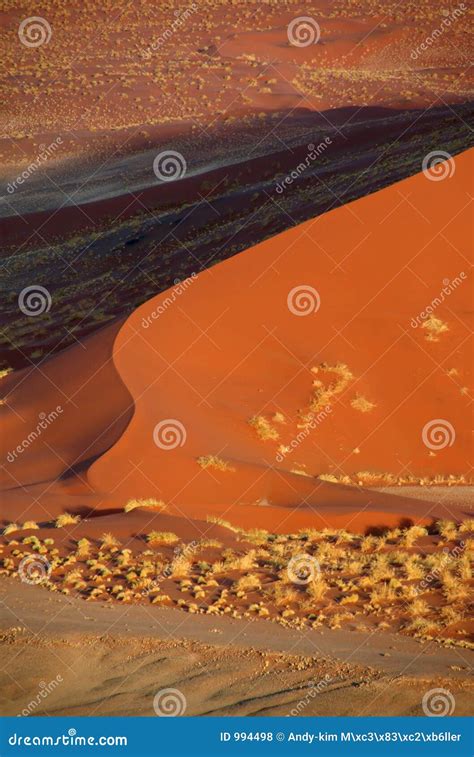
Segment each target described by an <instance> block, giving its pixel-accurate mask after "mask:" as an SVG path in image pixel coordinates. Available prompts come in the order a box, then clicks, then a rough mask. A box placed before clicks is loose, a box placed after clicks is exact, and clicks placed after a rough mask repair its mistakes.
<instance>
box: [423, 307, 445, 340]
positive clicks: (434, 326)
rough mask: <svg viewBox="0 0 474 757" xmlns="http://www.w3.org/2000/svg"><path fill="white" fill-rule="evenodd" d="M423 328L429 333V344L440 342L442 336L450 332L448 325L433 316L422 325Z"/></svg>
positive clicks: (427, 335)
mask: <svg viewBox="0 0 474 757" xmlns="http://www.w3.org/2000/svg"><path fill="white" fill-rule="evenodd" d="M421 328H422V329H424V330H425V331H426V332H427V334H426V337H425V338H426V340H427V341H428V342H438V341H439V337H440V336H441V334H444V333H445V332H446V331H449V328H448V324H447V323H445V322H444V321H442V320H441V318H436V316H434V315H433V314H431V315H430V317H429V318H427V319H426V321H424V322H423V323H422V324H421Z"/></svg>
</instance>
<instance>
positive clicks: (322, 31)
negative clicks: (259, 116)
mask: <svg viewBox="0 0 474 757" xmlns="http://www.w3.org/2000/svg"><path fill="white" fill-rule="evenodd" d="M417 5H418V4H413V3H400V2H398V1H397V0H383V2H381V1H379V0H377V2H372V1H371V2H367V0H357V2H354V0H339V2H338V3H336V4H335V3H334V2H331V1H330V0H325V1H324V2H318V3H311V2H309V3H308V2H306V3H304V4H302V5H301V6H299V7H298V5H295V4H293V3H286V2H279V3H266V4H262V5H257V4H255V3H250V4H249V3H229V4H227V5H226V4H225V3H218V4H216V5H214V6H213V5H210V4H209V3H203V4H201V3H200V2H197V3H189V4H188V3H184V4H183V3H182V2H178V0H170V1H169V2H167V3H164V4H159V3H158V4H157V3H150V2H148V0H142V1H141V2H140V3H138V4H135V5H134V6H133V7H131V6H130V5H129V3H127V2H126V0H116V1H115V2H114V3H113V8H112V7H111V8H110V9H109V8H104V6H103V3H98V2H95V1H94V0H93V1H92V2H89V3H87V6H81V5H80V4H77V3H72V2H67V1H66V2H64V3H61V5H60V6H57V7H56V6H55V5H54V4H48V6H47V7H45V8H44V9H42V10H41V13H40V17H41V19H43V20H42V22H41V24H42V27H43V28H42V32H43V33H42V37H43V39H46V38H47V42H45V43H44V44H42V45H39V46H38V47H30V46H28V45H26V44H20V42H19V39H18V36H19V35H18V32H19V25H20V23H21V22H22V21H23V20H24V19H25V18H27V17H28V14H27V13H26V11H25V10H24V8H22V7H19V8H11V9H8V10H2V11H0V18H1V19H2V21H3V24H4V27H5V30H6V33H5V35H4V38H3V40H2V43H1V45H2V46H1V51H2V58H3V60H4V62H5V65H6V66H7V68H8V71H9V76H8V77H6V78H5V81H6V83H5V85H4V87H5V89H7V91H8V106H7V108H6V110H5V113H4V116H3V119H2V121H1V122H0V154H1V155H2V157H4V158H5V161H6V162H8V163H10V164H12V163H21V162H22V161H27V160H28V158H29V157H30V156H35V155H36V154H37V153H38V148H39V145H40V144H42V143H43V144H46V145H48V144H49V143H50V142H51V141H52V139H55V138H56V137H57V135H58V134H60V135H62V143H61V150H60V159H66V158H68V157H72V156H77V155H81V156H84V153H85V152H86V153H89V152H95V151H97V152H99V153H101V154H105V153H108V154H110V153H113V151H114V148H115V147H117V146H120V148H121V149H122V150H124V151H132V150H136V149H137V147H138V146H139V145H141V146H143V145H144V144H147V143H148V144H154V143H155V142H156V140H157V139H159V140H160V139H161V140H163V139H166V132H167V131H169V128H170V126H171V127H173V126H175V125H177V124H179V126H180V129H184V130H186V129H188V128H191V127H192V128H193V130H194V132H195V134H199V133H200V131H201V127H202V128H204V129H208V128H209V127H210V126H212V125H213V124H215V123H216V122H222V121H229V122H231V121H233V120H236V119H238V118H241V117H242V116H245V115H248V114H250V113H260V112H262V111H264V112H283V111H287V110H290V111H291V110H292V109H294V108H296V107H304V108H309V109H311V110H314V109H316V110H324V109H326V108H339V107H343V106H348V105H357V106H364V105H386V106H388V107H394V108H399V107H403V108H406V107H426V106H432V105H433V104H435V103H437V102H439V101H441V100H442V101H444V102H446V103H456V102H463V101H465V100H466V97H469V83H470V81H472V80H471V78H470V74H469V65H468V57H469V42H470V40H469V35H468V31H469V26H468V18H467V15H468V14H467V13H465V12H463V11H462V10H460V9H459V8H457V15H456V14H455V13H454V11H455V9H454V8H452V9H444V8H439V7H438V4H437V3H435V2H425V3H423V4H422V7H421V8H419V7H416V6H417ZM301 17H303V18H304V17H310V19H311V22H310V25H309V27H308V28H307V29H306V30H305V28H304V24H303V27H302V26H301V25H302V22H301V21H299V19H301ZM293 22H296V26H295V27H291V25H292V23H293ZM176 24H177V26H176ZM173 25H175V26H174V28H173ZM289 28H293V32H292V34H291V38H292V39H293V41H294V42H295V41H296V43H297V44H290V42H289ZM27 29H28V27H27ZM78 30H80V31H81V33H78ZM48 32H49V33H48ZM433 33H435V34H436V38H435V44H433V40H431V42H429V43H426V39H427V38H428V37H430V36H431V35H432V34H433ZM316 35H317V38H318V42H317V44H305V43H307V42H308V40H309V42H310V43H311V42H315V41H316ZM298 43H303V45H302V46H300V44H298ZM421 45H424V49H423V51H421V52H420V51H419V48H420V46H421ZM417 51H418V52H417ZM12 78H13V79H14V81H13V82H12ZM11 137H13V139H11Z"/></svg>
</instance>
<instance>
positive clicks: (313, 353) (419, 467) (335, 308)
mask: <svg viewBox="0 0 474 757" xmlns="http://www.w3.org/2000/svg"><path fill="white" fill-rule="evenodd" d="M471 155H472V153H471ZM471 155H470V154H469V153H465V154H463V155H461V156H458V157H457V158H456V161H455V172H454V175H453V176H452V178H447V179H445V180H444V181H439V182H435V181H429V180H428V179H427V178H426V177H425V176H424V175H423V174H420V175H417V176H415V177H412V178H410V179H407V180H406V181H403V182H401V183H399V184H396V185H394V186H392V187H390V188H388V189H385V190H383V191H381V192H379V193H377V194H375V195H372V196H369V197H366V198H363V199H361V200H358V201H357V202H354V203H351V204H349V205H346V206H344V207H342V208H339V209H337V210H334V211H332V212H330V213H328V214H326V215H324V216H321V217H318V218H317V219H315V220H313V221H309V222H307V223H305V224H302V225H301V226H298V227H296V228H294V229H292V230H290V231H288V232H285V233H284V234H281V235H279V236H277V237H275V238H273V239H271V240H269V241H266V242H264V243H262V244H260V245H258V246H256V247H254V248H252V249H250V250H247V251H246V252H244V253H242V254H240V255H238V256H237V257H235V258H233V259H230V260H228V261H226V262H224V263H221V264H220V265H218V266H216V267H215V268H213V269H210V270H206V271H205V272H203V273H201V274H200V275H199V276H198V277H197V278H196V280H191V282H190V283H189V285H188V286H187V287H186V288H185V291H183V292H182V293H180V294H179V293H178V294H177V293H175V294H174V295H172V296H171V299H169V298H170V292H167V293H164V294H161V295H159V296H157V297H155V298H153V299H152V300H151V301H149V302H147V303H145V304H144V305H143V306H142V307H140V308H139V309H138V310H136V311H135V313H133V315H132V316H131V317H130V318H129V319H128V320H127V321H126V322H125V323H124V324H123V326H122V327H121V328H120V330H119V331H118V334H117V336H116V337H115V341H114V343H113V365H112V362H111V360H110V349H111V340H112V338H113V336H114V332H113V330H111V329H108V330H104V331H102V332H100V333H99V334H96V335H95V336H94V337H92V338H91V339H89V340H88V341H87V343H86V344H85V345H84V346H81V345H77V346H75V347H72V348H70V349H68V350H67V351H66V352H64V353H63V354H61V355H59V356H56V357H53V358H52V359H50V360H49V361H46V362H45V363H43V364H42V365H41V366H40V368H39V369H37V370H34V371H30V372H28V371H22V372H20V373H19V374H18V375H17V374H15V375H14V376H12V377H10V378H9V379H6V380H4V382H5V383H4V384H3V386H5V387H6V388H7V389H9V390H10V393H9V395H8V396H7V401H8V404H9V406H10V407H11V410H10V409H8V407H5V408H3V410H2V414H4V415H5V418H6V421H7V423H8V434H7V435H6V436H7V437H8V438H7V439H6V444H7V447H8V449H7V450H6V451H5V452H4V453H2V458H3V459H5V456H6V454H7V452H8V450H12V449H14V448H15V446H16V445H17V444H19V443H20V442H21V440H22V439H23V438H25V436H27V435H28V433H29V431H30V430H31V424H32V423H33V419H34V418H36V417H37V415H38V414H39V413H40V412H49V411H50V410H51V409H52V407H54V406H56V405H57V404H63V405H64V412H63V413H62V414H61V415H60V417H59V418H58V419H57V420H56V421H54V423H52V424H51V425H50V426H49V427H48V429H47V430H46V431H44V433H42V434H41V435H40V436H39V438H38V439H37V440H36V441H35V442H34V443H33V444H31V445H30V446H29V447H28V449H26V450H25V451H24V452H23V453H22V454H21V455H19V456H18V458H17V459H15V461H14V462H13V463H8V462H7V463H5V464H4V469H5V470H4V473H5V482H7V483H6V484H5V485H6V487H8V488H11V487H15V486H16V487H17V488H16V489H15V490H11V491H9V492H8V493H6V494H5V501H6V503H7V505H8V514H9V516H11V517H12V518H14V519H21V518H20V515H21V513H20V512H19V511H18V509H19V508H23V507H24V506H25V504H28V505H30V503H31V499H32V495H33V496H34V497H35V498H38V499H39V502H36V501H35V502H33V505H31V506H30V509H29V511H28V517H34V516H35V514H36V517H37V518H41V517H43V516H44V512H45V511H44V509H43V507H42V506H44V508H45V509H46V510H48V511H50V512H58V511H60V510H62V509H74V508H76V509H80V508H81V507H82V508H83V507H87V506H96V507H98V508H99V509H101V510H110V509H111V508H120V507H122V506H123V505H124V503H125V502H126V501H127V500H128V499H129V498H132V497H134V498H135V497H155V498H157V499H160V500H164V501H165V502H166V503H167V505H168V511H169V513H170V514H171V515H181V516H186V517H188V518H204V517H205V516H206V515H207V514H219V515H222V516H223V517H225V518H228V519H229V520H231V521H233V522H238V523H241V524H242V525H246V526H262V527H266V528H269V529H272V530H275V531H289V530H291V529H293V528H297V527H302V526H303V525H309V524H312V525H314V526H321V525H328V524H330V523H331V524H333V525H338V526H345V527H348V528H354V529H360V528H364V527H365V526H367V525H375V524H381V523H393V522H395V521H396V520H397V519H398V518H400V517H402V516H412V517H414V518H428V519H429V516H434V515H436V516H442V517H461V516H462V514H463V512H465V511H466V508H464V510H463V509H462V508H458V509H456V508H454V507H449V508H448V507H444V506H442V505H440V504H439V503H438V504H436V505H434V504H433V505H431V506H430V505H429V504H427V503H426V502H424V501H419V500H417V501H413V500H410V499H408V498H404V497H392V496H389V495H386V494H380V493H378V492H376V491H374V490H367V489H363V488H358V489H356V488H351V487H342V486H336V485H334V484H330V483H323V482H321V481H318V480H315V479H314V478H310V477H303V476H301V475H296V474H295V472H294V471H295V470H299V471H302V470H303V471H305V472H306V473H307V474H309V475H310V476H316V475H318V474H321V473H334V474H336V475H337V474H341V473H345V474H351V473H353V472H356V471H364V470H369V471H382V472H387V473H393V474H395V475H397V476H403V475H408V474H413V475H416V476H426V477H433V476H436V475H439V474H453V475H456V476H460V475H463V474H468V473H469V470H470V468H469V460H470V457H471V455H470V453H471V451H472V447H471V438H470V430H469V428H468V427H469V425H470V424H469V423H468V419H469V414H470V407H471V405H470V399H469V391H470V387H471V385H472V369H471V367H470V364H469V361H468V358H469V354H470V348H471V346H472V345H471V343H470V339H471V333H472V298H471V292H472V288H471V284H470V278H469V276H470V270H469V266H470V263H469V260H468V255H469V249H468V240H469V238H470V234H471V225H470V224H471V214H470V202H471V199H470V196H469V189H470V186H471V179H470V176H471V172H470V170H471V169H472V161H471V159H470V158H471ZM461 274H463V275H462V276H461ZM455 279H456V280H459V281H460V283H459V285H457V286H456V288H454V289H453V290H452V291H450V293H449V294H448V295H447V296H445V301H444V302H443V303H441V304H438V305H437V306H436V308H435V316H436V318H437V319H439V320H440V322H441V323H442V324H444V325H445V326H446V329H447V330H441V331H440V333H438V334H436V333H434V334H433V333H430V331H429V330H428V329H425V328H421V325H419V326H417V327H416V328H413V327H412V325H411V324H412V323H413V322H414V321H413V319H416V317H417V316H418V315H419V314H420V313H421V312H422V311H425V309H426V307H427V306H428V305H429V304H430V303H431V302H432V301H433V300H434V299H435V298H436V297H438V296H439V294H440V292H441V291H442V289H443V287H445V288H446V286H447V284H446V282H447V281H448V280H449V281H450V282H453V281H454V280H455ZM443 282H444V283H443ZM301 286H302V287H305V289H308V287H313V288H314V289H315V290H317V292H318V295H319V297H320V307H319V309H318V310H317V311H315V312H312V313H311V314H309V315H306V316H303V317H302V316H298V315H295V314H294V313H292V312H291V310H290V309H289V307H288V295H289V292H290V291H291V290H292V289H293V288H295V287H301ZM167 298H168V299H167ZM153 313H155V316H156V315H157V314H159V315H158V317H155V318H153V317H152V314H153ZM147 319H149V320H147ZM424 322H425V321H423V320H420V321H419V323H420V324H422V323H424ZM144 324H149V325H148V326H146V327H145V326H144ZM117 328H118V327H117ZM428 337H430V338H428ZM99 353H100V354H102V356H103V367H102V368H96V367H95V366H96V365H99V363H98V354H99ZM92 358H93V359H92ZM341 364H344V365H346V366H347V369H348V371H349V372H350V374H351V376H352V377H351V378H349V379H348V380H347V383H346V385H345V386H344V388H343V390H342V391H341V392H340V393H339V394H337V395H335V396H334V397H332V398H330V400H329V401H328V402H327V404H325V407H329V408H330V410H327V411H326V417H324V418H321V419H320V421H319V422H318V423H317V424H316V425H315V428H313V429H311V430H310V432H309V433H308V434H307V435H306V436H305V438H303V439H300V441H299V443H298V444H297V445H296V447H294V448H293V449H292V450H291V451H290V452H289V453H282V452H281V451H280V455H279V447H280V445H286V446H289V447H290V448H291V444H292V440H295V439H296V438H297V435H298V433H299V432H300V431H301V428H299V427H298V426H301V418H302V414H304V412H307V410H308V406H309V402H310V399H311V396H312V393H314V391H318V390H319V391H321V387H319V388H318V387H314V386H313V382H314V381H315V380H316V381H321V382H322V384H323V387H327V386H328V385H329V384H330V383H331V382H333V383H334V381H337V376H335V375H334V374H331V373H330V372H328V371H327V370H326V369H325V368H324V366H326V367H327V366H329V367H331V366H336V365H341ZM318 366H319V371H318V373H317V374H316V373H314V372H313V371H312V370H311V369H312V368H314V367H318ZM84 380H85V381H86V383H84ZM122 382H123V383H122ZM54 384H56V387H55V386H54ZM124 385H125V386H124ZM15 386H16V387H17V388H15ZM125 387H126V388H125ZM62 393H64V394H65V395H68V396H69V397H71V399H72V400H74V402H75V404H76V406H77V407H76V406H74V405H73V404H72V402H68V400H67V397H64V396H63V395H62ZM61 397H62V400H61ZM130 397H133V403H134V412H133V417H132V418H131V420H130V422H129V423H128V426H127V427H126V428H125V430H124V427H125V425H126V423H127V420H128V419H129V417H130V409H129V408H130ZM361 397H362V398H365V399H366V400H367V401H368V402H370V403H372V404H373V407H372V409H370V410H369V411H368V412H361V411H360V410H359V409H355V408H354V407H353V406H352V405H351V403H352V402H353V401H354V400H360V398H361ZM357 404H358V403H357V402H356V406H357ZM275 413H281V414H282V415H283V416H284V419H285V423H279V422H275V421H273V420H272V418H273V416H274V414H275ZM253 416H264V417H265V418H266V419H268V420H270V421H271V425H272V427H274V428H276V429H277V430H278V433H279V438H278V439H277V440H266V441H263V440H261V439H259V438H258V436H257V433H256V431H255V429H254V428H252V427H251V425H249V423H248V420H249V419H250V418H251V417H253ZM22 419H24V420H22ZM169 419H172V421H173V422H178V424H181V425H180V428H179V431H178V437H179V439H180V440H181V441H183V440H184V437H185V440H184V443H183V444H182V446H179V445H178V446H175V447H174V448H173V449H163V448H160V446H158V445H157V444H156V443H155V442H154V438H153V434H154V430H155V428H156V426H157V424H159V423H161V422H163V421H166V423H165V426H166V425H169V423H168V422H169ZM436 419H441V420H442V421H443V422H444V423H445V427H446V428H447V429H448V431H447V437H446V438H447V440H448V443H447V444H446V445H445V446H443V447H442V448H439V449H436V450H433V449H430V448H429V447H428V446H426V444H424V442H423V439H422V431H423V428H424V427H425V426H426V424H429V423H430V422H431V421H433V420H436ZM109 424H112V425H111V427H110V429H109V430H108V431H107V432H106V433H104V428H107V427H108V426H109ZM446 424H447V425H446ZM183 429H184V430H183ZM99 435H102V436H101V437H100V438H99V440H98V441H96V437H97V436H99ZM179 435H181V436H179ZM162 438H164V440H165V441H164V444H165V445H166V439H167V437H166V434H165V436H164V437H162ZM4 439H5V437H4ZM435 441H436V440H435ZM168 442H169V438H168ZM449 443H450V444H449ZM106 447H109V449H108V451H104V450H105V449H106ZM84 449H86V451H85V452H84ZM356 450H358V451H356ZM207 455H215V456H218V457H219V458H220V459H222V460H224V461H226V462H227V463H228V465H229V466H230V467H231V468H233V470H225V471H222V470H217V469H213V468H207V469H203V468H202V467H201V466H200V465H199V464H198V462H197V458H198V457H200V456H207ZM93 456H98V457H97V459H96V460H95V462H92V464H91V465H89V463H90V458H92V457H93ZM87 461H89V463H88V462H87ZM79 462H82V463H83V467H84V470H83V471H82V473H81V472H79V473H76V475H75V476H72V477H71V476H70V477H69V479H65V480H63V481H61V482H59V483H57V482H54V481H53V479H54V478H55V477H57V476H58V475H60V474H61V473H64V472H65V471H66V470H67V468H69V467H70V466H75V465H77V463H79ZM88 466H89V467H88ZM86 469H87V470H86ZM39 482H46V483H39ZM19 484H21V485H27V490H25V489H22V488H19V486H18V485H19ZM91 490H92V491H91ZM44 492H46V493H44ZM426 499H427V500H428V501H429V499H430V492H429V491H427V496H426Z"/></svg>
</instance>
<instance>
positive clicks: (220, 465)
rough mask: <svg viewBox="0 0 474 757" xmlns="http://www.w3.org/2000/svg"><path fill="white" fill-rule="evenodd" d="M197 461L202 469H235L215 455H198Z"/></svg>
mask: <svg viewBox="0 0 474 757" xmlns="http://www.w3.org/2000/svg"><path fill="white" fill-rule="evenodd" d="M197 463H198V465H200V466H201V468H204V469H205V468H213V469H214V470H218V471H229V472H231V471H235V468H233V467H232V466H231V465H230V464H229V463H227V462H226V461H225V460H222V459H221V458H220V457H217V455H202V456H201V457H198V459H197Z"/></svg>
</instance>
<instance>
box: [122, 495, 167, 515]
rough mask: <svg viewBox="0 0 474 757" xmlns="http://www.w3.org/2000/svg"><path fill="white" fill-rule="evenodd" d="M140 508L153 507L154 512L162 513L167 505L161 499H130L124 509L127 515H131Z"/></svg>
mask: <svg viewBox="0 0 474 757" xmlns="http://www.w3.org/2000/svg"><path fill="white" fill-rule="evenodd" d="M138 507H152V508H153V510H158V511H159V512H161V511H162V510H165V508H166V504H165V503H164V502H163V501H162V500H161V499H153V498H152V497H150V498H148V499H129V500H128V502H127V504H126V505H125V507H124V508H123V509H124V510H125V512H126V513H130V512H132V510H136V509H137V508H138Z"/></svg>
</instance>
